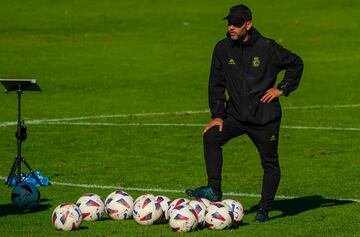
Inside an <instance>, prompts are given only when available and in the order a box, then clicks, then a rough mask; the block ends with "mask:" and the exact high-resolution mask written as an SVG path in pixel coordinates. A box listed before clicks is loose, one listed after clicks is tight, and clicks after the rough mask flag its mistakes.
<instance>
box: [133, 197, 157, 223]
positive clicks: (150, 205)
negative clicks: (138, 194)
mask: <svg viewBox="0 0 360 237" xmlns="http://www.w3.org/2000/svg"><path fill="white" fill-rule="evenodd" d="M137 200H138V201H137V202H135V204H134V210H133V217H134V219H135V221H136V222H137V223H139V224H141V225H152V224H156V223H159V222H160V220H161V218H162V215H163V210H162V209H161V205H160V204H159V203H158V202H157V201H156V200H155V198H152V197H151V196H147V197H143V198H140V199H137Z"/></svg>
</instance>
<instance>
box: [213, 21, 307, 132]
mask: <svg viewBox="0 0 360 237" xmlns="http://www.w3.org/2000/svg"><path fill="white" fill-rule="evenodd" d="M250 34H251V41H250V42H246V43H243V42H237V41H233V40H231V38H230V37H229V35H228V36H227V38H225V39H223V40H221V41H219V42H218V43H217V45H216V46H215V49H214V52H213V56H212V63H211V70H210V79H209V106H210V110H211V114H212V118H216V117H224V116H226V114H230V115H231V116H233V117H234V118H236V119H237V120H239V121H244V122H251V123H254V124H259V125H262V124H266V123H268V122H270V121H273V120H277V119H280V118H281V108H280V103H279V100H278V99H275V100H273V101H272V102H271V103H269V104H266V103H262V102H260V98H261V97H262V96H263V95H264V93H265V91H266V90H268V89H270V88H272V87H274V85H275V82H276V77H277V75H278V73H279V72H280V71H282V70H286V71H285V76H284V78H283V80H282V81H281V82H280V83H279V85H278V86H277V87H278V88H280V89H281V90H282V91H283V93H284V95H285V96H287V95H289V93H291V92H292V91H294V90H295V89H296V88H297V87H298V85H299V82H300V79H301V75H302V72H303V62H302V60H301V58H300V57H298V56H297V55H296V54H294V53H292V52H290V51H289V50H287V49H285V48H283V47H282V46H280V45H279V44H277V43H276V42H275V41H274V40H271V39H268V38H265V37H263V36H262V35H260V33H259V32H258V31H257V30H256V29H254V28H252V30H251V32H250ZM225 91H227V93H228V95H229V98H228V99H227V98H226V95H225Z"/></svg>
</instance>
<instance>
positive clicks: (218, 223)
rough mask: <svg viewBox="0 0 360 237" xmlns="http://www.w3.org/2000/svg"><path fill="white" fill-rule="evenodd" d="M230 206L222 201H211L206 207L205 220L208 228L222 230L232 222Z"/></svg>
mask: <svg viewBox="0 0 360 237" xmlns="http://www.w3.org/2000/svg"><path fill="white" fill-rule="evenodd" d="M232 219H233V218H232V212H231V208H230V207H229V206H228V205H227V204H225V203H222V202H213V203H211V204H210V205H209V206H208V207H207V211H206V215H205V222H206V226H207V227H208V228H209V229H215V230H223V229H225V228H228V227H230V226H231V224H232Z"/></svg>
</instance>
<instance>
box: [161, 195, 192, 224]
mask: <svg viewBox="0 0 360 237" xmlns="http://www.w3.org/2000/svg"><path fill="white" fill-rule="evenodd" d="M189 203H190V200H189V199H187V198H177V199H175V200H173V201H172V202H170V204H169V207H168V209H167V212H166V216H167V219H168V218H169V217H170V212H171V210H172V209H173V208H175V207H177V206H180V205H189Z"/></svg>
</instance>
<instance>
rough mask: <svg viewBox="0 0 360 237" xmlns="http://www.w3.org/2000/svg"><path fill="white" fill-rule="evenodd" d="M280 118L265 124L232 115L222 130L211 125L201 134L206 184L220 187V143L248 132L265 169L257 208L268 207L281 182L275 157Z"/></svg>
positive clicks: (267, 208) (225, 121)
mask: <svg viewBox="0 0 360 237" xmlns="http://www.w3.org/2000/svg"><path fill="white" fill-rule="evenodd" d="M279 128H280V121H279V120H278V121H274V122H271V123H268V124H265V125H254V124H250V123H243V122H239V121H237V120H235V119H234V118H233V117H231V116H227V118H225V119H224V127H223V131H222V132H220V131H219V127H218V126H216V127H213V128H211V129H209V130H208V131H207V132H206V133H205V134H204V155H205V163H206V171H207V176H208V185H209V186H211V187H212V188H213V189H214V190H215V191H217V192H220V191H221V170H222V163H223V157H222V146H223V145H224V144H225V143H227V142H228V141H229V140H230V139H232V138H234V137H237V136H240V135H243V134H247V135H248V136H249V137H250V139H251V140H252V142H253V143H254V144H255V146H256V148H257V150H258V151H259V154H260V158H261V165H262V168H263V170H264V175H263V184H262V193H261V196H262V197H261V200H260V203H259V208H262V209H263V210H270V208H271V205H272V203H273V201H274V198H275V194H276V190H277V188H278V186H279V182H280V166H279V160H278V152H277V150H278V137H279Z"/></svg>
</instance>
